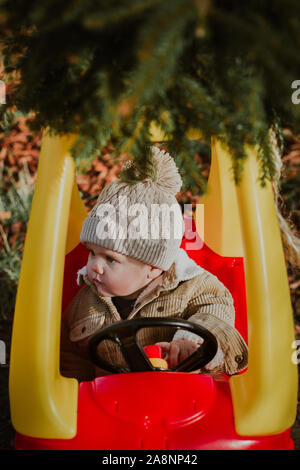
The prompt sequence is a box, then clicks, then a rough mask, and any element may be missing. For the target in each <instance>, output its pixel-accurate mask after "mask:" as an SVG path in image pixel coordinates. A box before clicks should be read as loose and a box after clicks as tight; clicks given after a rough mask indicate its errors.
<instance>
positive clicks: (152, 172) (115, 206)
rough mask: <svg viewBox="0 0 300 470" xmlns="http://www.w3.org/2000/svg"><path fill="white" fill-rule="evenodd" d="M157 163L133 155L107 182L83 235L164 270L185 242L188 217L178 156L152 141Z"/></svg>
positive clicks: (81, 237) (89, 240)
mask: <svg viewBox="0 0 300 470" xmlns="http://www.w3.org/2000/svg"><path fill="white" fill-rule="evenodd" d="M151 156H152V167H151V165H150V167H149V170H148V171H146V173H145V172H144V173H142V172H141V171H139V169H138V168H137V166H136V165H135V164H134V162H133V161H132V160H128V161H127V162H125V164H124V165H123V168H122V171H121V175H120V179H119V180H116V181H114V182H112V183H110V184H108V185H107V186H105V187H104V189H103V190H102V192H101V193H100V195H99V197H98V200H97V203H96V205H95V206H94V207H93V209H92V210H91V212H90V213H89V215H88V217H87V218H86V220H85V221H84V224H83V227H82V231H81V236H80V241H81V242H82V243H88V242H90V243H95V244H96V245H100V246H102V247H104V248H108V249H110V250H115V251H118V252H119V253H123V254H125V255H127V256H130V257H132V258H135V259H138V260H140V261H142V262H144V263H146V264H150V265H152V266H155V267H157V268H160V269H162V270H164V271H166V270H168V269H169V268H170V267H171V265H172V264H173V262H174V260H175V258H176V255H177V253H178V250H179V248H180V245H181V241H182V236H183V233H184V222H183V217H182V213H181V209H180V205H179V204H178V202H177V200H176V197H175V196H176V194H177V193H178V192H179V191H180V189H181V185H182V180H181V176H180V174H179V171H178V168H177V166H176V164H175V162H174V160H173V158H172V157H171V156H170V155H169V154H168V153H167V152H165V151H164V150H160V149H159V148H158V147H155V146H153V147H151Z"/></svg>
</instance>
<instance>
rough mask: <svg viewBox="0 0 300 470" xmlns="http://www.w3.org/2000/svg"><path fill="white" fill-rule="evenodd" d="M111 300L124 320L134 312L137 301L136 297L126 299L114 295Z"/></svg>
mask: <svg viewBox="0 0 300 470" xmlns="http://www.w3.org/2000/svg"><path fill="white" fill-rule="evenodd" d="M111 300H112V302H113V303H114V305H115V307H116V309H117V310H118V312H119V314H120V315H121V317H122V318H123V320H125V318H127V317H128V315H129V314H130V313H131V312H132V310H133V306H134V304H135V301H136V299H124V298H123V297H112V299H111Z"/></svg>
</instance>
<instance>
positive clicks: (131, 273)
mask: <svg viewBox="0 0 300 470" xmlns="http://www.w3.org/2000/svg"><path fill="white" fill-rule="evenodd" d="M86 246H87V248H88V250H89V252H90V255H89V259H88V263H87V275H88V278H89V280H90V281H91V282H93V283H94V284H95V286H96V287H97V290H98V292H99V294H100V295H101V296H103V297H120V296H122V297H130V296H132V297H133V298H134V297H135V295H134V294H136V293H138V291H139V290H141V289H142V288H143V287H145V286H146V285H147V284H149V282H151V281H152V279H154V278H156V277H157V276H159V275H160V274H161V273H162V270H161V269H158V268H154V267H153V266H150V265H149V264H145V263H143V262H142V261H139V260H136V259H133V258H130V257H129V256H126V255H123V254H121V253H118V252H117V251H113V250H109V249H108V248H103V247H101V246H98V245H95V244H93V243H87V244H86Z"/></svg>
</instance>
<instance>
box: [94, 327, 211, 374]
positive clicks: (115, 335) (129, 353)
mask: <svg viewBox="0 0 300 470" xmlns="http://www.w3.org/2000/svg"><path fill="white" fill-rule="evenodd" d="M153 326H158V327H160V326H169V327H176V328H180V329H184V330H187V331H190V332H191V333H195V334H196V335H198V336H200V337H201V338H203V340H204V341H203V343H202V344H201V345H200V346H199V348H198V349H197V351H195V352H194V353H193V354H191V355H190V356H189V357H188V358H187V359H185V360H184V361H182V362H181V363H180V364H178V365H177V366H176V367H173V368H169V369H161V368H159V367H154V366H153V365H152V364H151V362H150V361H149V359H148V358H147V356H146V354H145V353H144V350H143V348H142V347H141V346H140V344H139V343H138V342H137V338H136V335H137V332H138V331H139V330H140V329H141V328H146V327H153ZM105 339H108V340H112V341H114V342H115V343H116V344H118V346H119V347H120V349H121V352H122V353H123V356H124V359H125V360H126V362H127V365H128V366H129V367H128V368H125V367H122V366H115V365H113V364H111V363H110V362H108V361H106V360H104V359H102V358H101V357H100V356H99V354H98V350H97V348H98V346H99V344H100V343H101V342H102V341H104V340H105ZM217 349H218V343H217V340H216V338H215V336H214V335H213V334H212V333H211V332H210V331H208V330H207V329H206V328H204V327H203V326H200V325H197V324H196V323H192V322H189V321H186V320H178V319H176V318H135V319H133V320H123V321H120V322H117V323H113V324H112V325H109V326H107V327H105V328H103V329H102V330H101V331H99V332H98V333H95V334H94V335H93V336H92V337H91V339H90V341H89V346H88V351H89V357H90V359H91V361H92V362H93V363H94V364H96V365H97V366H98V367H101V368H102V369H105V370H107V371H110V372H113V373H117V374H118V373H123V372H144V371H164V372H169V371H170V372H191V371H192V370H196V369H200V368H202V367H204V366H205V365H206V364H207V363H208V362H210V361H211V360H212V359H213V358H214V357H215V355H216V352H217Z"/></svg>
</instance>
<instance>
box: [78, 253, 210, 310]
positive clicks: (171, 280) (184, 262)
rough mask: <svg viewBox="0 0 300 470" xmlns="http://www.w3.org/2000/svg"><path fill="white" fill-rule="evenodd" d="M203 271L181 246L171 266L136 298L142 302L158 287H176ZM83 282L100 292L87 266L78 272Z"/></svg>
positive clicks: (168, 288)
mask: <svg viewBox="0 0 300 470" xmlns="http://www.w3.org/2000/svg"><path fill="white" fill-rule="evenodd" d="M201 272H203V268H201V267H200V266H198V265H197V263H196V262H195V261H194V260H192V259H191V258H189V256H188V255H187V253H186V251H185V250H184V249H183V248H179V250H178V253H177V256H176V258H175V260H174V262H173V264H172V265H171V267H170V268H169V269H168V270H167V271H165V272H164V273H162V274H161V275H160V276H158V277H157V278H156V279H153V281H151V282H150V283H149V284H148V285H147V286H146V287H145V289H144V290H143V291H142V292H141V293H140V295H139V296H138V298H137V299H136V304H138V303H141V301H142V300H144V299H145V298H146V297H147V296H148V295H149V294H150V293H152V292H153V291H154V290H156V289H158V291H159V292H161V291H168V290H171V289H175V288H176V287H177V286H178V284H179V283H180V282H182V281H187V280H189V279H192V278H194V277H195V276H197V275H198V274H200V273H201ZM83 283H85V284H87V285H89V286H91V287H92V288H93V289H94V290H95V292H96V293H97V294H98V292H97V289H96V286H95V285H94V283H92V282H91V281H90V280H89V278H88V277H87V274H86V266H84V267H83V268H81V269H80V270H79V271H78V272H77V284H78V285H81V284H83ZM98 295H99V294H98Z"/></svg>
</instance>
